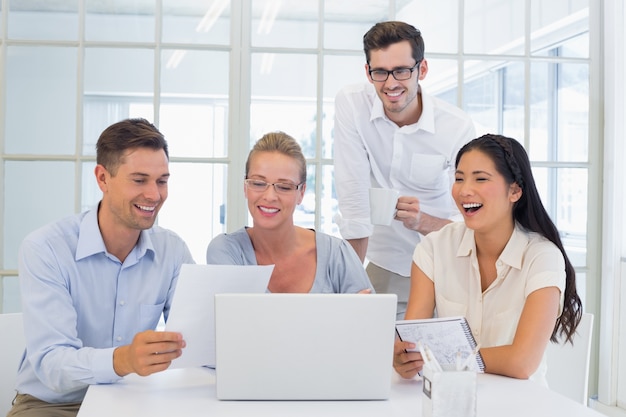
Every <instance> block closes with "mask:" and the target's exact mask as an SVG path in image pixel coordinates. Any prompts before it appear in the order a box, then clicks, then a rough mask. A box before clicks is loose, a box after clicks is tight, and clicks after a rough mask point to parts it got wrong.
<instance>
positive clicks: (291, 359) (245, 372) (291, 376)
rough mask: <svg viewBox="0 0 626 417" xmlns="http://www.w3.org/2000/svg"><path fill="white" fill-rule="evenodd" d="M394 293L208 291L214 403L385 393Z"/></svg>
mask: <svg viewBox="0 0 626 417" xmlns="http://www.w3.org/2000/svg"><path fill="white" fill-rule="evenodd" d="M396 302H397V296H396V295H395V294H267V293H266V294H216V295H215V341H216V345H215V348H216V390H217V398H218V399H220V400H384V399H388V398H389V393H390V390H391V373H392V370H393V368H392V361H393V342H394V337H395V334H394V331H395V330H394V329H395V322H396Z"/></svg>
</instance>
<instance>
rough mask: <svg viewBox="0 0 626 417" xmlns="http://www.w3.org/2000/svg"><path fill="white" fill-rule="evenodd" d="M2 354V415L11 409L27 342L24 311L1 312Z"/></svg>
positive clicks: (0, 365)
mask: <svg viewBox="0 0 626 417" xmlns="http://www.w3.org/2000/svg"><path fill="white" fill-rule="evenodd" d="M0 334H1V335H2V355H0V416H5V415H6V414H7V413H8V412H9V409H11V402H12V401H13V398H14V397H15V379H16V376H17V367H18V366H19V364H20V359H22V354H23V353H24V347H25V346H26V342H25V340H24V330H23V328H22V313H10V314H0Z"/></svg>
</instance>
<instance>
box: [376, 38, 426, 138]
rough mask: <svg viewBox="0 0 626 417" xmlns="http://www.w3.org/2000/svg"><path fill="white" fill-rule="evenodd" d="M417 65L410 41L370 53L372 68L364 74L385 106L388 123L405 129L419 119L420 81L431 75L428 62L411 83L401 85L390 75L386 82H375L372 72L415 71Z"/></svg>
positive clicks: (423, 62)
mask: <svg viewBox="0 0 626 417" xmlns="http://www.w3.org/2000/svg"><path fill="white" fill-rule="evenodd" d="M415 64H416V62H415V58H413V52H412V49H411V44H410V43H409V41H401V42H398V43H393V44H391V45H389V46H388V47H387V48H384V49H376V50H372V51H370V62H369V65H367V64H366V65H365V71H366V72H367V77H368V79H369V80H370V82H371V83H372V84H373V85H374V87H375V88H376V94H377V95H378V97H379V98H380V100H381V101H382V102H383V107H384V108H385V114H386V115H387V117H389V119H391V120H393V121H394V122H396V123H397V124H398V125H400V126H403V125H407V124H411V123H415V122H417V120H418V118H419V115H420V108H419V106H420V104H419V101H418V95H417V94H418V80H423V79H424V77H425V76H426V73H427V72H428V64H427V62H426V60H422V61H421V63H420V65H419V67H418V68H416V69H415V70H414V71H413V73H412V74H411V78H409V79H408V80H403V81H398V80H396V79H395V78H394V77H393V75H392V74H389V77H388V78H387V81H373V80H372V79H371V77H370V76H369V70H376V69H380V70H386V71H392V70H394V69H398V68H412V67H413V66H414V65H415Z"/></svg>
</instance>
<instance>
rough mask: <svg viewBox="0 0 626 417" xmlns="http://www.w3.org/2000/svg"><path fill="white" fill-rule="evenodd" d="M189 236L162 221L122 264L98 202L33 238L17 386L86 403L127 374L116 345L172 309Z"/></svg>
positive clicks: (23, 265)
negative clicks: (117, 366) (116, 358)
mask: <svg viewBox="0 0 626 417" xmlns="http://www.w3.org/2000/svg"><path fill="white" fill-rule="evenodd" d="M184 263H194V261H193V258H192V256H191V253H190V252H189V249H188V247H187V245H186V244H185V242H184V241H183V240H182V239H181V238H180V237H179V236H177V235H176V234H175V233H173V232H171V231H169V230H166V229H163V228H161V227H158V226H154V227H152V228H151V229H149V230H144V231H142V232H141V235H140V238H139V241H138V243H137V245H136V246H135V247H134V248H133V250H132V251H131V252H130V254H129V255H128V256H127V257H126V260H125V261H124V262H123V263H122V262H120V261H119V260H118V259H117V258H116V257H115V256H113V255H111V254H110V253H108V252H107V250H106V248H105V246H104V241H103V239H102V235H101V234H100V229H99V227H98V218H97V209H93V210H91V211H88V212H85V213H81V214H78V215H75V216H71V217H68V218H65V219H62V220H60V221H58V222H56V223H53V224H50V225H48V226H45V227H43V228H41V229H39V230H37V231H35V232H33V233H31V234H30V235H29V236H27V237H26V239H25V240H24V242H23V243H22V246H21V247H20V252H19V281H20V286H21V294H22V310H23V314H24V333H25V337H26V351H25V354H24V356H23V358H22V361H21V364H20V366H19V370H18V375H17V385H16V388H17V391H18V392H19V393H20V394H30V395H32V396H34V397H37V398H39V399H41V400H43V401H47V402H51V403H60V402H80V401H82V400H83V398H84V396H85V393H86V391H87V387H88V386H89V385H90V384H102V383H112V382H115V381H117V380H119V379H120V377H119V376H118V375H117V374H116V373H115V371H114V370H113V351H114V350H115V348H116V347H118V346H123V345H127V344H130V343H131V342H132V340H133V337H134V336H135V334H137V333H138V332H141V331H144V330H148V329H154V328H155V327H156V325H157V324H158V321H159V319H160V317H161V314H162V313H163V315H164V317H165V319H167V315H168V313H169V309H170V305H171V302H172V297H173V293H174V287H175V285H176V280H177V278H178V273H179V271H180V267H181V265H182V264H184Z"/></svg>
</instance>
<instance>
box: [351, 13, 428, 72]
mask: <svg viewBox="0 0 626 417" xmlns="http://www.w3.org/2000/svg"><path fill="white" fill-rule="evenodd" d="M402 41H409V43H410V44H411V50H412V51H413V58H414V59H415V62H416V63H417V62H420V61H421V60H423V59H424V39H422V33H421V32H420V31H419V29H416V28H415V27H414V26H411V25H409V24H408V23H404V22H398V21H388V22H379V23H376V24H375V25H374V26H372V28H371V29H370V30H368V31H367V33H365V35H363V52H365V61H366V62H367V63H368V64H369V63H370V52H371V51H372V50H377V49H385V48H387V47H388V46H389V45H392V44H394V43H398V42H402Z"/></svg>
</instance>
